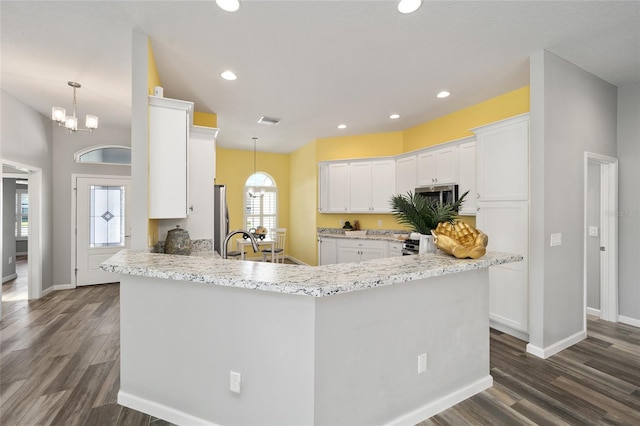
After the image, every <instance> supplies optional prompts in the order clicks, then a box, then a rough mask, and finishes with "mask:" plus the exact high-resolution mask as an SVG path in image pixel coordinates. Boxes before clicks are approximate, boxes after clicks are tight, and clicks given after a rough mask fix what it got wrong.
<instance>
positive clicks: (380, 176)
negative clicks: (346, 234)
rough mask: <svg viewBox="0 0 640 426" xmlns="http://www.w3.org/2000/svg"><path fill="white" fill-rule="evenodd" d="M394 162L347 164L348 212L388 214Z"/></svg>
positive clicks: (393, 189)
mask: <svg viewBox="0 0 640 426" xmlns="http://www.w3.org/2000/svg"><path fill="white" fill-rule="evenodd" d="M395 166H396V164H395V161H394V160H381V161H362V162H353V163H350V164H349V211H350V212H353V213H388V212H390V211H391V208H390V206H389V198H391V196H392V195H393V194H394V192H395V189H396V188H395V186H396V185H395Z"/></svg>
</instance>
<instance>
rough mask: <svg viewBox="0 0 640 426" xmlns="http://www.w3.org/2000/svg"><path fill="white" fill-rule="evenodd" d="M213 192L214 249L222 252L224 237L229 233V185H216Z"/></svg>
mask: <svg viewBox="0 0 640 426" xmlns="http://www.w3.org/2000/svg"><path fill="white" fill-rule="evenodd" d="M213 194H214V201H213V212H214V213H213V249H214V250H215V251H217V252H218V253H222V245H223V244H224V238H225V237H226V236H227V234H228V233H229V210H228V209H227V187H226V186H224V185H214V191H213Z"/></svg>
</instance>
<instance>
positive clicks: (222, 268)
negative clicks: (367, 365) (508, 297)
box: [100, 249, 522, 297]
mask: <svg viewBox="0 0 640 426" xmlns="http://www.w3.org/2000/svg"><path fill="white" fill-rule="evenodd" d="M519 261H522V256H520V255H517V254H510V253H499V252H488V253H487V254H486V255H484V256H483V257H481V258H480V259H456V258H454V257H452V256H449V255H446V254H422V255H413V256H397V257H388V258H384V259H376V260H369V261H363V262H358V263H341V264H336V265H324V266H306V265H287V264H279V263H275V264H272V263H267V262H253V261H243V260H234V259H221V258H219V256H218V255H217V253H212V252H208V253H199V254H198V255H191V256H178V255H168V254H160V253H149V252H148V251H145V250H131V249H127V250H121V251H120V252H118V253H117V254H115V255H114V256H112V257H111V258H109V259H108V260H106V261H105V262H104V263H102V265H101V266H100V269H102V270H105V271H108V272H115V273H120V274H126V275H137V276H144V277H152V278H164V279H170V280H177V281H190V282H197V283H207V284H213V285H221V286H227V287H238V288H246V289H253V290H262V291H271V292H277V293H286V294H298V295H306V296H313V297H325V296H331V295H334V294H340V293H348V292H352V291H360V290H366V289H368V288H373V287H381V286H386V285H393V284H400V283H404V282H408V281H413V280H417V279H421V278H428V277H436V276H441V275H448V274H455V273H458V272H463V271H469V270H473V269H481V268H487V267H489V266H493V265H499V264H505V263H512V262H519Z"/></svg>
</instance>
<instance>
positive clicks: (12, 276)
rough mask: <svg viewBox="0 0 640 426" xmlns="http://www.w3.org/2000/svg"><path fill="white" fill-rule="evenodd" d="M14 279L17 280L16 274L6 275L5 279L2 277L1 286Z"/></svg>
mask: <svg viewBox="0 0 640 426" xmlns="http://www.w3.org/2000/svg"><path fill="white" fill-rule="evenodd" d="M16 278H18V274H11V275H7V276H6V277H2V284H4V283H6V282H7V281H11V280H15V279H16Z"/></svg>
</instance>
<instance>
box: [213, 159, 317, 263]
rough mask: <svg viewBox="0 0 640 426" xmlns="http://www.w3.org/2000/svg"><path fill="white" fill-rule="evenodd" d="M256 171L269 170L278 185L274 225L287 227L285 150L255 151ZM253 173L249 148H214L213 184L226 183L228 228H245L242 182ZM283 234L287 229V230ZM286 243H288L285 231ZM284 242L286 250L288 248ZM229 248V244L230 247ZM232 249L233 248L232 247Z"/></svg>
mask: <svg viewBox="0 0 640 426" xmlns="http://www.w3.org/2000/svg"><path fill="white" fill-rule="evenodd" d="M256 163H257V167H256V169H257V171H259V172H265V173H267V174H269V175H270V176H271V177H272V178H273V179H274V180H275V182H276V185H277V186H278V227H280V228H287V229H288V228H289V211H290V210H289V203H290V200H291V195H290V190H289V188H290V176H289V154H273V153H267V152H258V155H257V161H256ZM252 174H253V151H241V150H237V149H227V148H217V149H216V184H218V185H226V187H227V207H228V209H229V229H230V230H233V229H238V228H242V229H244V228H245V224H244V223H243V217H244V216H243V212H242V207H243V199H242V197H243V193H244V184H245V182H246V181H247V179H248V178H249V176H251V175H252ZM313 229H314V231H315V228H313ZM287 234H289V231H288V230H287ZM285 244H286V246H290V244H289V235H287V242H286V243H285ZM286 246H285V249H286V252H287V254H288V252H289V250H288V248H287V247H286ZM230 250H231V248H230ZM234 250H235V249H234Z"/></svg>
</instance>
